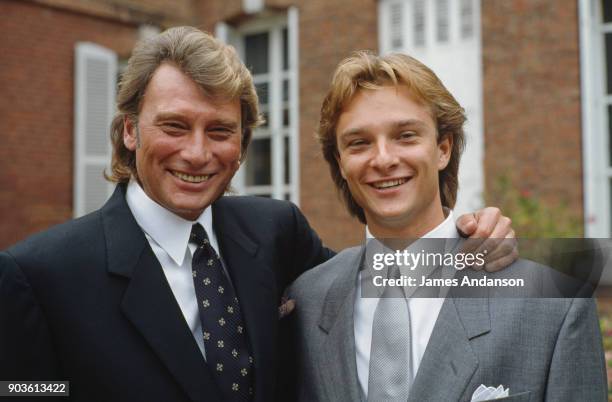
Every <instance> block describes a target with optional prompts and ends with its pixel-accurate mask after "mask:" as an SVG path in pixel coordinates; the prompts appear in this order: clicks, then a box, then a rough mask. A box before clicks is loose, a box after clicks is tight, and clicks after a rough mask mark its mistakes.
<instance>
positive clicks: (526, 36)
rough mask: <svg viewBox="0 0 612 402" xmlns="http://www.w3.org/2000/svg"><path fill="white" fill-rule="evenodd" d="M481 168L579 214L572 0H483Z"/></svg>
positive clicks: (492, 178)
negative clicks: (482, 151)
mask: <svg viewBox="0 0 612 402" xmlns="http://www.w3.org/2000/svg"><path fill="white" fill-rule="evenodd" d="M482 41H483V71H484V82H483V84H484V86H483V90H484V133H485V176H486V189H487V190H488V196H489V198H490V199H491V200H493V201H492V202H493V203H496V201H495V200H499V199H500V196H501V195H500V194H494V193H492V192H491V190H492V189H494V188H495V185H496V181H497V180H499V179H498V177H500V176H501V175H506V176H508V177H510V178H511V179H512V180H513V184H514V187H515V188H516V189H517V190H518V191H521V192H523V193H525V194H529V195H530V196H531V197H537V198H539V199H541V200H542V202H543V203H544V204H545V205H547V206H554V205H557V204H559V203H566V204H567V209H568V212H569V213H570V214H571V215H572V216H575V217H577V218H578V219H581V216H582V207H583V206H582V159H581V152H582V151H581V134H582V130H581V121H580V119H581V115H580V75H579V74H580V70H579V59H580V53H579V41H578V15H577V2H576V1H572V0H564V1H561V2H556V1H550V0H530V1H524V0H512V1H507V0H491V1H490V0H486V1H482Z"/></svg>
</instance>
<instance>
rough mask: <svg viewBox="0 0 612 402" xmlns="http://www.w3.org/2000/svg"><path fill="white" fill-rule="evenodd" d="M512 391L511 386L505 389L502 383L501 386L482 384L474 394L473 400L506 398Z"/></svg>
mask: <svg viewBox="0 0 612 402" xmlns="http://www.w3.org/2000/svg"><path fill="white" fill-rule="evenodd" d="M509 393H510V388H506V389H504V387H503V386H502V385H500V386H499V387H497V388H495V387H487V386H486V385H484V384H480V386H479V387H478V388H476V391H474V393H473V394H472V399H471V402H480V401H489V400H491V399H499V398H505V397H507V396H508V394H509Z"/></svg>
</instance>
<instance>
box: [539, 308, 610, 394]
mask: <svg viewBox="0 0 612 402" xmlns="http://www.w3.org/2000/svg"><path fill="white" fill-rule="evenodd" d="M607 389H608V387H607V379H606V366H605V358H604V352H603V347H602V342H601V334H600V329H599V322H598V319H597V310H596V307H595V301H594V300H593V299H592V298H576V299H573V300H572V304H571V306H570V308H569V311H568V313H567V315H566V316H565V320H564V322H563V324H562V326H561V330H560V331H559V335H558V337H557V342H556V344H555V350H554V352H553V357H552V360H551V365H550V370H549V374H548V383H547V386H546V392H545V396H546V398H545V400H546V401H551V402H552V401H555V402H556V401H607V400H608V391H607Z"/></svg>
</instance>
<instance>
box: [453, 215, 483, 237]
mask: <svg viewBox="0 0 612 402" xmlns="http://www.w3.org/2000/svg"><path fill="white" fill-rule="evenodd" d="M455 224H456V225H457V231H459V234H460V235H461V236H462V237H469V236H470V235H471V234H472V233H474V231H475V230H476V227H477V226H478V220H477V219H476V216H475V215H474V214H463V215H461V216H460V217H459V219H457V222H455Z"/></svg>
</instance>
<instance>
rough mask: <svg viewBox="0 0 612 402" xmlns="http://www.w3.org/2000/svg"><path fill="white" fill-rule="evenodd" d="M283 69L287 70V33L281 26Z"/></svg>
mask: <svg viewBox="0 0 612 402" xmlns="http://www.w3.org/2000/svg"><path fill="white" fill-rule="evenodd" d="M283 70H289V34H288V32H287V28H283Z"/></svg>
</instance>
